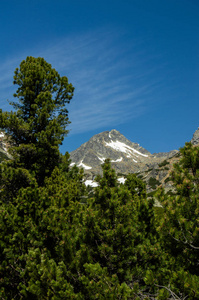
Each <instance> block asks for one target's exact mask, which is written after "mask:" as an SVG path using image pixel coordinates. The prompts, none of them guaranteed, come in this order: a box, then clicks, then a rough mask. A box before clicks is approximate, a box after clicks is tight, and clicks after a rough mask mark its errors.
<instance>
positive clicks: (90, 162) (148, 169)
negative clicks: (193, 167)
mask: <svg viewBox="0 0 199 300" xmlns="http://www.w3.org/2000/svg"><path fill="white" fill-rule="evenodd" d="M177 153H178V150H172V151H170V152H161V153H154V154H151V153H150V152H149V151H148V150H146V149H145V148H143V147H141V146H140V145H139V144H138V143H134V142H131V141H130V140H128V139H127V138H126V137H125V136H124V135H122V134H121V133H120V132H119V131H117V130H115V129H112V130H111V131H104V132H101V133H99V134H96V135H94V136H93V137H91V138H90V139H89V141H88V142H86V143H84V144H82V145H81V146H80V147H79V148H77V149H76V150H74V151H72V152H71V153H70V158H71V161H72V163H71V165H74V164H76V165H77V166H78V167H83V169H84V172H85V178H86V182H89V184H91V181H92V180H93V179H94V178H95V176H96V175H97V174H102V171H101V164H102V163H103V162H104V160H105V159H106V158H109V159H110V160H111V164H112V167H113V168H114V169H115V170H116V173H117V174H120V175H123V176H125V175H127V174H129V173H136V174H139V175H140V176H142V177H144V178H145V177H147V176H145V175H146V174H148V175H151V176H150V177H149V176H148V177H147V178H146V181H147V180H148V181H149V179H150V178H151V177H154V176H155V177H157V174H156V173H157V172H156V171H155V170H158V169H159V168H160V167H159V165H161V163H163V162H164V161H165V160H168V159H171V158H172V157H174V156H175V155H177ZM167 168H168V167H167ZM152 171H153V172H152ZM165 171H167V170H165V168H164V170H161V174H159V175H160V176H158V178H159V177H161V178H164V177H166V176H167V173H168V172H165ZM159 179H160V178H159ZM157 182H158V180H157ZM148 190H149V191H151V189H150V187H149V186H148Z"/></svg>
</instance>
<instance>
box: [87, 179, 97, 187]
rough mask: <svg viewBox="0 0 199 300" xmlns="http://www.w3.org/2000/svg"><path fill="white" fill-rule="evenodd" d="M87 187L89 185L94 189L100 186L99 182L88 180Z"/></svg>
mask: <svg viewBox="0 0 199 300" xmlns="http://www.w3.org/2000/svg"><path fill="white" fill-rule="evenodd" d="M85 185H86V186H88V185H89V186H92V187H97V186H98V185H99V184H98V183H97V182H95V181H93V180H86V181H85Z"/></svg>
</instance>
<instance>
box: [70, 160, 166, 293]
mask: <svg viewBox="0 0 199 300" xmlns="http://www.w3.org/2000/svg"><path fill="white" fill-rule="evenodd" d="M102 168H103V176H102V177H100V176H99V177H98V178H97V181H98V182H99V186H98V187H97V188H96V189H95V190H94V194H93V197H92V198H90V199H88V202H87V206H85V207H84V210H83V211H82V215H81V217H80V218H79V224H78V226H79V232H81V234H80V236H79V238H80V245H79V249H78V248H77V252H76V256H75V258H74V261H73V263H72V264H73V269H72V270H73V271H72V273H73V276H74V275H75V274H76V275H75V280H74V286H75V285H77V289H78V290H81V291H82V293H83V294H84V295H89V296H88V297H85V299H96V297H99V298H97V299H105V298H106V297H107V298H106V299H135V298H136V295H138V293H139V289H141V290H143V291H145V290H147V289H149V288H148V287H146V285H145V283H144V276H145V274H146V271H147V270H148V269H150V267H152V266H153V269H157V268H158V267H159V258H160V255H159V254H160V250H159V248H160V247H158V246H157V245H156V236H155V234H156V233H155V230H154V215H153V212H152V211H153V205H151V204H152V203H151V202H147V199H146V191H145V192H144V190H143V195H139V190H138V189H137V188H136V184H137V187H139V186H140V187H143V186H144V184H141V180H140V179H137V178H135V177H134V176H133V177H132V176H129V178H128V184H127V185H129V186H130V188H129V189H128V187H127V186H126V185H120V184H119V182H118V180H117V176H116V173H115V170H114V169H112V168H111V165H110V161H109V160H107V161H105V163H104V165H103V166H102ZM133 179H135V182H133ZM133 186H134V188H135V189H134V190H133V188H132V187H133ZM141 190H142V189H141ZM134 192H135V193H134ZM139 285H140V287H139ZM104 291H106V293H105V292H104ZM103 297H104V298H103Z"/></svg>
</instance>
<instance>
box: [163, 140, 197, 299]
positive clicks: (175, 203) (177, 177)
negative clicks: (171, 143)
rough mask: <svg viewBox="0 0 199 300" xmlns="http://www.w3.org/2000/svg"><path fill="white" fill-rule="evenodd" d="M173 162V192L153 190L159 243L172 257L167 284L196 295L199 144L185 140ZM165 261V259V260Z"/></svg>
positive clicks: (183, 293) (187, 293) (179, 293)
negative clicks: (159, 214) (160, 215)
mask: <svg viewBox="0 0 199 300" xmlns="http://www.w3.org/2000/svg"><path fill="white" fill-rule="evenodd" d="M180 153H181V155H182V157H181V159H180V161H179V163H178V164H175V165H174V171H173V172H172V174H171V176H170V177H171V180H172V181H173V184H174V188H175V191H174V194H173V195H168V194H166V193H165V192H164V191H163V190H160V191H159V192H158V194H157V197H158V200H159V201H161V203H162V206H163V218H162V221H161V224H160V227H159V229H160V233H161V235H162V244H163V245H164V248H165V250H166V251H167V253H168V254H169V257H170V259H171V261H172V263H171V265H170V270H171V274H170V280H169V281H170V287H171V289H173V291H175V292H176V293H178V295H180V297H185V298H186V297H188V299H198V298H199V288H198V287H199V269H198V265H199V256H198V254H199V147H195V146H193V145H192V144H191V143H186V144H185V146H184V147H183V148H181V149H180ZM168 265H169V262H168Z"/></svg>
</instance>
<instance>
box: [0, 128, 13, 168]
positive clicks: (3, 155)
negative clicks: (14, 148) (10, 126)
mask: <svg viewBox="0 0 199 300" xmlns="http://www.w3.org/2000/svg"><path fill="white" fill-rule="evenodd" d="M8 148H9V142H8V139H7V137H6V135H5V133H4V132H3V131H1V132H0V162H2V161H3V160H7V159H10V158H11V156H10V154H9V153H8Z"/></svg>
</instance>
